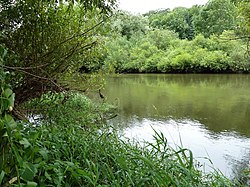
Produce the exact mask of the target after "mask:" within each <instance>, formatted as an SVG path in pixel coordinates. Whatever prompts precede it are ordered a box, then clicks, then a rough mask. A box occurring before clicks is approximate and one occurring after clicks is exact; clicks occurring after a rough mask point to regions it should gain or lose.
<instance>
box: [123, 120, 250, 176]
mask: <svg viewBox="0 0 250 187" xmlns="http://www.w3.org/2000/svg"><path fill="white" fill-rule="evenodd" d="M154 130H156V131H158V132H162V133H163V134H164V135H165V137H166V138H167V140H168V143H169V144H170V145H171V146H172V147H174V148H176V149H178V147H184V148H188V149H190V150H192V152H193V154H194V157H195V158H196V159H197V160H198V161H199V163H200V164H202V165H203V166H204V167H203V170H204V171H206V172H208V171H213V170H214V168H218V169H219V170H220V171H221V172H223V173H224V174H225V175H226V176H230V177H233V176H234V175H236V173H234V172H233V168H234V167H235V164H236V163H238V162H240V161H241V162H242V159H243V158H247V159H248V161H249V157H247V156H249V154H250V150H249V149H247V148H250V140H249V139H247V138H239V135H238V134H237V133H236V132H221V133H218V134H214V133H211V132H210V131H209V130H207V129H206V128H204V125H202V124H201V123H200V122H198V121H192V120H189V119H185V120H178V121H176V120H172V119H170V120H167V121H155V120H152V119H146V118H144V119H138V118H133V119H131V121H130V124H129V127H127V128H125V129H124V131H123V133H124V135H125V137H128V138H135V139H137V140H139V141H145V140H146V141H149V142H150V141H153V135H154ZM236 161H237V162H236ZM246 163H247V162H245V164H246ZM247 164H248V166H249V167H250V164H249V163H247Z"/></svg>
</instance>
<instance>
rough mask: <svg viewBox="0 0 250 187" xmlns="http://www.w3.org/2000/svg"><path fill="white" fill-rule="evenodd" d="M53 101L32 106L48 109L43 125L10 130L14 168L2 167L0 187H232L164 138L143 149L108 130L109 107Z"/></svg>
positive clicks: (74, 99) (73, 97)
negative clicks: (201, 167)
mask: <svg viewBox="0 0 250 187" xmlns="http://www.w3.org/2000/svg"><path fill="white" fill-rule="evenodd" d="M54 96H55V95H53V94H52V95H50V96H48V95H47V96H44V98H43V99H42V100H40V101H39V102H38V101H33V103H29V104H28V105H29V107H31V106H36V111H37V112H38V108H39V109H40V111H42V110H43V111H44V109H45V108H46V107H47V112H46V113H43V114H42V116H43V117H44V118H43V119H41V121H40V123H39V125H36V126H34V125H32V124H27V123H26V124H25V125H24V123H23V122H20V123H18V126H17V128H16V129H14V130H12V135H11V136H10V137H9V142H10V147H11V149H10V151H9V153H10V154H11V156H9V159H8V160H4V161H5V162H9V163H11V165H5V168H0V186H4V185H6V184H7V183H8V182H9V181H11V179H13V181H14V182H13V183H12V184H11V186H19V185H20V186H115V187H116V186H146V187H147V186H161V187H162V186H185V187H186V186H209V187H210V186H233V183H232V182H231V181H230V180H229V179H227V178H226V177H224V176H223V175H221V174H220V173H209V174H204V173H202V172H201V171H199V170H198V169H196V167H195V166H194V158H193V156H192V152H191V151H190V150H187V149H181V148H180V149H179V150H174V149H173V148H171V147H170V146H169V145H168V143H167V140H166V138H165V137H164V135H163V134H162V133H159V132H155V136H154V138H155V141H154V143H149V142H146V143H145V146H143V147H142V146H140V144H139V143H136V142H133V141H129V140H126V139H125V138H123V137H121V136H120V135H119V134H118V133H116V130H114V129H112V128H105V127H104V126H105V125H104V121H103V119H104V117H103V116H105V115H111V113H109V112H108V111H109V110H108V108H110V106H108V105H106V104H101V105H99V106H96V105H95V104H94V103H92V102H91V101H90V100H89V99H87V98H86V97H83V96H81V95H79V94H70V95H68V96H67V101H65V100H64V99H65V98H64V97H65V96H63V97H61V96H60V97H58V95H57V96H56V97H54ZM52 98H54V99H52ZM58 98H59V99H58ZM62 101H64V102H63V103H62ZM53 103H54V104H53ZM58 103H60V105H59V104H58ZM73 109H77V110H73ZM34 111H35V110H33V112H34ZM45 114H47V115H45ZM78 115H82V116H78ZM100 115H101V116H102V117H100ZM78 117H81V120H80V119H79V120H76V119H78ZM96 123H97V124H98V125H93V124H96ZM100 129H101V130H100ZM10 160H12V162H10ZM15 177H17V178H16V179H15Z"/></svg>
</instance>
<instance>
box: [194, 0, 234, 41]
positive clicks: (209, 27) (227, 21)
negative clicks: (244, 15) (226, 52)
mask: <svg viewBox="0 0 250 187" xmlns="http://www.w3.org/2000/svg"><path fill="white" fill-rule="evenodd" d="M235 22H236V7H235V5H234V4H233V3H232V2H231V1H230V0H210V1H208V3H207V4H206V5H205V6H204V7H203V8H202V9H201V11H200V14H199V15H198V16H196V17H195V18H194V22H193V23H194V26H195V30H196V31H197V32H198V33H201V34H203V35H204V36H205V37H209V36H210V35H212V34H215V35H220V34H221V33H222V32H223V31H224V30H232V29H234V28H235V26H236V23H235Z"/></svg>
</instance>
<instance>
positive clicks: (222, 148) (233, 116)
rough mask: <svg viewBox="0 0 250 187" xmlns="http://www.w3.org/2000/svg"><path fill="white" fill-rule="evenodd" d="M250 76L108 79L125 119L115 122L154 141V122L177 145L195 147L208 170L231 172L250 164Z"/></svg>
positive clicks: (110, 96)
mask: <svg viewBox="0 0 250 187" xmlns="http://www.w3.org/2000/svg"><path fill="white" fill-rule="evenodd" d="M249 80H250V75H153V74H151V75H122V76H118V77H110V78H108V81H107V86H106V88H105V91H104V92H105V95H107V96H108V99H109V100H108V101H109V102H111V103H112V102H116V103H117V105H118V107H119V114H120V118H117V119H115V120H113V122H112V123H114V124H116V125H120V128H121V129H124V133H125V135H126V136H128V137H136V138H138V139H140V140H142V139H145V140H149V141H150V140H152V135H153V133H154V132H153V130H152V127H153V128H154V129H155V130H159V131H162V132H163V133H164V134H165V136H166V137H167V138H168V140H169V143H171V144H172V145H173V146H175V145H179V146H180V145H182V146H183V147H186V148H190V149H191V150H192V151H193V152H194V155H195V157H196V158H199V161H200V162H203V163H206V165H207V167H206V170H211V168H213V166H214V167H215V168H219V169H220V170H221V171H222V172H223V173H224V174H226V175H227V176H229V175H234V173H233V172H232V171H233V170H236V169H235V168H236V167H238V166H236V164H235V163H247V165H249V160H250V158H249V155H250V150H249V148H250V128H249V127H250V81H249ZM204 157H208V158H210V159H211V161H212V162H213V166H212V165H211V163H210V162H209V161H208V160H206V159H202V158H204ZM238 165H241V166H242V165H243V164H238ZM209 166H211V167H209ZM238 168H239V167H238Z"/></svg>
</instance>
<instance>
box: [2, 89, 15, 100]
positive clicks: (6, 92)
mask: <svg viewBox="0 0 250 187" xmlns="http://www.w3.org/2000/svg"><path fill="white" fill-rule="evenodd" d="M12 94H13V91H12V90H11V89H9V88H6V89H5V90H4V93H3V96H4V97H6V98H9V97H10V96H11V95H12Z"/></svg>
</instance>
